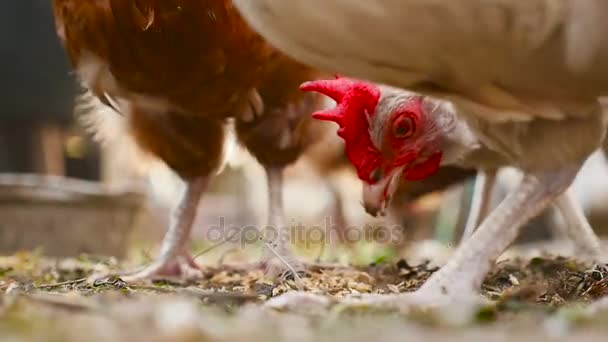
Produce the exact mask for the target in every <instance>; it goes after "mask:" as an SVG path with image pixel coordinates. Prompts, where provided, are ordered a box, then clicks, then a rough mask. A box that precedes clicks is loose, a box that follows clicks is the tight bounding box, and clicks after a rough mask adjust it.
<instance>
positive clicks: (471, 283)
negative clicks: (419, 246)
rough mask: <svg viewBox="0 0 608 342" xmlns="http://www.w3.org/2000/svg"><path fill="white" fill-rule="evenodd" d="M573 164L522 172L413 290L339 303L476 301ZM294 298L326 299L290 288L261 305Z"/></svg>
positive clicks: (564, 183) (562, 186)
mask: <svg viewBox="0 0 608 342" xmlns="http://www.w3.org/2000/svg"><path fill="white" fill-rule="evenodd" d="M578 170H579V167H578V166H576V167H568V168H564V169H561V170H559V171H555V172H544V173H538V174H524V177H523V179H522V180H521V182H520V184H519V185H518V186H517V187H516V188H515V189H514V190H512V191H511V193H510V194H509V195H508V196H507V197H506V198H505V199H504V200H503V201H502V203H501V204H500V205H499V206H498V207H497V208H496V209H495V210H493V211H492V213H491V214H490V215H489V216H488V217H487V218H486V219H485V220H484V221H483V223H482V224H481V226H480V227H479V229H478V230H477V231H475V233H474V234H473V235H472V236H471V238H470V239H468V240H466V241H465V242H464V243H463V244H462V245H461V246H459V248H458V249H457V251H456V253H455V254H454V256H453V257H452V258H451V259H450V261H449V262H448V263H447V264H446V265H445V266H443V267H442V268H441V269H440V270H439V271H437V272H436V273H435V274H433V275H432V276H431V277H430V278H429V279H428V280H427V282H426V283H425V284H424V285H423V286H422V287H421V288H420V289H419V290H418V291H416V292H412V293H405V294H398V295H367V296H362V297H360V298H348V299H346V300H344V301H343V304H345V305H349V306H381V307H392V308H397V309H401V310H406V311H407V310H408V309H409V308H410V307H412V306H427V307H428V306H441V305H447V304H453V303H465V304H466V303H471V302H475V301H477V300H478V299H479V297H478V296H477V295H476V293H477V292H478V291H479V289H480V287H481V285H482V282H483V280H484V278H485V276H486V274H487V273H488V272H489V271H490V268H491V267H492V265H493V264H494V262H495V261H496V259H497V258H498V257H499V256H500V255H501V254H502V252H503V251H504V250H505V249H506V248H507V247H508V246H509V245H510V244H511V243H512V242H513V241H514V240H515V239H516V238H517V235H518V234H519V231H520V229H521V227H522V226H523V225H525V224H526V223H527V222H528V221H529V220H530V219H531V218H533V217H534V216H536V215H538V214H539V213H540V212H541V211H542V210H544V209H545V208H546V207H547V206H549V205H550V204H551V203H552V201H553V200H555V199H556V198H557V197H558V196H559V195H560V194H562V193H563V192H564V191H565V190H566V189H567V188H568V186H569V185H570V184H571V183H572V181H573V179H574V177H575V176H576V174H577V172H578ZM296 303H297V305H303V303H308V304H310V305H319V306H323V305H328V300H327V299H326V298H324V297H322V296H318V295H312V294H301V293H296V292H293V293H287V294H286V295H283V296H279V297H277V298H273V299H271V300H270V301H268V302H267V306H269V307H273V308H277V307H293V305H294V304H296Z"/></svg>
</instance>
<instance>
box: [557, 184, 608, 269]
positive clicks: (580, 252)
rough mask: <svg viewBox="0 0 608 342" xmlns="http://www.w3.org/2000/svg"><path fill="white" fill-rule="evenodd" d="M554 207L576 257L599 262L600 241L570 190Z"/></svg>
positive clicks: (559, 198)
mask: <svg viewBox="0 0 608 342" xmlns="http://www.w3.org/2000/svg"><path fill="white" fill-rule="evenodd" d="M555 206H556V207H557V209H558V211H559V212H560V214H561V215H562V218H563V219H564V225H565V231H566V235H567V236H568V238H569V239H570V240H571V241H572V242H573V243H574V247H575V249H576V254H577V257H580V258H583V259H586V260H588V261H591V262H598V261H600V260H601V257H602V256H601V249H600V240H599V238H598V236H597V235H596V234H595V232H594V231H593V229H592V228H591V225H590V224H589V221H587V218H586V217H585V213H584V212H583V208H581V205H580V203H579V201H578V200H577V199H576V198H575V197H574V195H573V193H572V190H570V189H568V190H566V191H565V192H564V193H563V194H562V195H561V196H559V197H558V198H557V199H556V200H555Z"/></svg>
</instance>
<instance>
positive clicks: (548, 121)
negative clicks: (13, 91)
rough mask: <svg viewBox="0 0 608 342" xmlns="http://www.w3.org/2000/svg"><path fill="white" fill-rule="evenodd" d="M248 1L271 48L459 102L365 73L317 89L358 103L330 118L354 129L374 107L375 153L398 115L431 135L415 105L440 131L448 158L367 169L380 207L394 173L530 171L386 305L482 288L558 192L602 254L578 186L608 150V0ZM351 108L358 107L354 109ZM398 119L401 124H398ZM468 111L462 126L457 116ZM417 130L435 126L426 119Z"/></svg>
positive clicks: (418, 155) (440, 299)
mask: <svg viewBox="0 0 608 342" xmlns="http://www.w3.org/2000/svg"><path fill="white" fill-rule="evenodd" d="M235 4H236V5H237V7H238V8H239V10H240V11H241V13H242V14H243V15H244V17H245V18H246V20H247V21H248V22H249V23H250V24H251V25H252V26H253V27H254V28H255V29H256V30H258V31H259V32H260V33H261V34H262V35H263V36H264V37H265V38H267V39H268V41H269V42H271V44H273V45H275V46H276V47H278V48H279V49H281V50H283V51H284V52H286V53H287V54H289V55H291V56H292V57H294V58H296V59H297V60H299V61H302V62H304V63H307V64H310V65H313V66H315V67H319V68H322V69H325V70H330V71H334V72H339V73H344V74H347V75H349V76H353V77H359V78H362V79H367V80H371V81H374V82H378V83H383V84H389V85H391V86H396V87H400V88H403V89H408V90H411V91H415V92H417V93H421V94H424V95H431V96H434V97H437V98H441V99H444V100H449V101H450V102H452V103H453V104H454V106H455V110H454V111H451V110H446V109H445V108H440V109H439V110H436V107H437V106H438V104H437V103H436V102H435V100H432V99H430V98H428V97H424V96H413V97H412V96H411V95H409V96H405V95H400V94H399V91H398V90H395V89H390V88H385V87H373V86H370V85H367V86H366V85H363V84H361V83H358V84H352V83H350V84H347V85H345V84H344V83H348V82H342V84H333V85H332V84H315V85H312V86H310V85H309V86H307V87H306V88H307V89H308V90H316V91H320V92H323V93H325V94H328V95H334V96H337V97H339V98H340V99H341V100H343V102H345V103H344V104H343V105H342V106H338V108H337V109H336V111H334V112H333V113H324V114H323V113H322V114H321V115H318V117H320V118H322V119H326V120H332V121H336V122H338V123H339V124H340V126H341V127H342V130H341V131H343V130H344V124H345V123H344V121H340V120H346V119H345V117H350V118H353V117H354V116H355V114H353V113H352V111H357V110H358V111H359V112H360V113H359V114H357V115H360V116H367V119H368V120H369V127H368V129H369V134H370V135H371V136H372V138H371V142H372V143H373V145H374V146H373V147H372V149H373V148H376V149H377V150H379V151H383V148H386V146H382V144H383V142H382V141H380V140H381V139H379V138H377V137H378V134H379V136H380V137H382V134H383V132H385V131H386V127H391V126H388V125H387V123H388V124H391V125H393V127H395V126H394V125H398V126H397V130H396V131H394V132H393V134H394V135H395V137H396V138H400V137H401V138H403V137H408V138H410V135H411V134H417V132H414V131H413V130H411V126H412V125H411V123H408V125H409V126H407V125H406V126H403V127H402V126H399V125H401V121H404V119H403V117H402V116H403V115H405V114H408V115H410V114H411V115H414V116H415V117H414V119H416V118H417V119H419V120H422V121H420V122H418V121H415V122H414V123H416V124H426V126H429V125H430V126H432V127H434V128H438V129H437V130H436V131H435V132H433V134H434V135H433V136H432V137H431V138H429V137H426V138H425V139H426V140H425V141H427V142H428V141H429V139H431V140H432V139H435V140H432V141H433V143H434V144H435V145H433V149H434V150H433V151H435V150H438V152H437V153H439V157H437V156H436V155H431V154H429V152H428V149H426V150H425V149H423V148H422V147H420V146H419V144H420V143H421V142H420V141H413V142H411V143H405V145H407V146H406V147H403V146H400V149H401V150H400V151H399V152H400V153H401V157H403V158H405V159H407V160H406V161H401V164H392V168H388V169H387V167H386V165H387V164H386V163H383V164H382V165H383V166H382V168H377V167H371V168H370V167H369V165H367V163H361V164H360V165H355V166H356V167H357V168H358V171H359V176H360V178H362V180H364V188H365V191H364V192H365V194H366V196H365V197H364V201H365V202H366V203H365V204H366V209H368V212H369V211H371V212H372V213H373V211H374V210H375V211H380V210H382V208H383V207H384V206H385V205H386V202H387V200H388V199H389V198H390V192H391V190H392V189H391V188H392V186H391V184H393V183H394V182H393V180H394V179H396V178H398V177H400V176H401V175H402V174H404V176H406V178H407V176H408V175H407V172H409V171H408V170H411V169H412V168H415V167H416V165H417V163H427V164H428V163H431V164H434V163H435V164H439V163H440V164H442V165H443V164H450V163H456V164H461V165H462V164H467V165H470V166H474V167H476V168H478V169H479V170H494V169H497V168H498V167H503V166H514V167H517V168H519V169H520V170H521V171H522V172H523V178H522V180H521V182H520V183H519V185H518V186H517V187H516V188H515V189H513V190H512V192H511V193H510V194H509V196H507V197H506V199H505V200H504V201H503V202H502V203H501V204H500V205H499V206H498V207H497V208H496V209H494V210H493V211H492V212H491V213H490V214H489V215H488V216H487V217H486V218H485V219H484V220H483V222H482V223H481V225H480V226H479V228H478V229H477V231H476V232H475V233H474V234H473V236H472V237H471V238H470V239H469V240H467V241H466V243H464V244H463V245H461V246H460V247H459V248H458V250H457V252H456V254H455V255H454V257H453V258H452V259H451V260H450V261H449V262H448V263H447V264H446V265H445V266H444V267H443V268H442V269H441V270H440V271H439V272H437V273H435V274H434V275H433V276H432V277H431V278H430V279H429V280H428V281H427V282H426V283H425V284H424V286H423V287H422V288H420V290H418V291H417V292H416V293H413V294H407V295H398V296H397V298H392V297H382V298H375V297H374V298H372V299H371V300H372V301H375V302H383V303H390V304H392V305H399V306H401V305H409V304H411V303H412V302H416V303H425V304H432V303H446V302H447V303H449V302H453V301H454V300H457V299H462V298H466V297H468V298H471V296H470V295H473V294H475V293H476V292H477V291H478V290H479V288H480V286H481V283H482V281H483V279H484V276H485V275H486V274H487V272H488V271H489V269H490V267H491V265H492V264H493V262H494V261H495V260H496V258H497V257H498V256H499V255H500V254H501V253H502V252H503V251H504V250H505V249H506V248H507V247H508V246H509V245H510V244H511V243H512V241H513V240H514V239H515V238H516V237H517V235H518V232H519V229H520V228H521V226H522V225H523V224H525V223H526V222H527V221H528V220H529V219H530V218H532V217H534V216H535V215H537V214H538V213H539V212H540V211H542V210H543V209H544V208H546V207H547V206H548V205H549V204H550V203H552V202H554V201H555V203H556V204H557V206H558V207H559V208H560V210H561V212H562V213H566V214H567V215H568V221H569V222H572V223H573V225H572V227H573V229H577V231H578V232H580V235H581V236H585V237H586V238H588V241H586V244H587V245H588V246H590V247H589V249H590V250H591V251H592V252H593V253H594V254H597V253H598V244H597V242H598V241H597V238H596V237H595V235H594V234H593V232H592V231H591V228H590V226H589V224H588V222H587V221H586V219H585V217H584V215H582V210H581V208H580V206H579V205H578V203H577V202H576V201H573V200H572V198H571V196H570V195H569V193H568V192H565V190H566V189H567V188H568V187H569V185H570V184H571V182H572V180H573V179H574V177H575V176H576V175H577V173H578V171H579V169H580V167H581V165H582V164H583V162H584V161H585V160H586V159H587V157H588V156H589V155H590V154H591V153H592V152H593V151H594V150H596V149H597V148H598V147H599V146H601V144H602V141H603V140H604V135H605V132H606V123H607V121H606V117H605V115H604V114H603V113H602V110H601V106H600V103H599V101H598V99H599V98H600V97H602V96H606V95H608V41H606V39H605V38H604V37H605V35H606V34H608V2H607V1H604V0H515V1H513V0H470V1H448V0H375V1H364V0H290V1H284V0H235ZM328 82H330V81H328ZM353 82H354V81H353ZM337 88H341V89H337ZM346 88H348V89H346ZM353 89H356V90H353ZM338 90H339V91H338ZM360 91H363V92H364V93H366V94H367V96H368V97H369V98H368V99H367V100H366V101H367V102H366V103H365V106H363V105H361V106H363V107H357V106H353V105H352V103H346V102H348V101H351V102H352V101H355V100H354V99H353V98H352V96H354V94H355V93H356V92H360ZM336 93H340V94H338V95H337V94H336ZM349 96H350V97H349ZM374 99H375V100H374ZM361 101H363V100H361ZM404 103H406V104H404ZM407 103H409V104H407ZM412 103H413V104H412ZM416 103H417V104H416ZM358 104H361V103H358ZM404 106H405V107H404ZM408 106H409V107H408ZM348 110H350V111H351V113H345V112H347V111H348ZM339 111H342V113H338V112H339ZM399 111H401V112H399ZM412 111H413V112H412ZM412 113H414V114H412ZM340 115H342V116H343V117H340V118H336V116H340ZM395 118H396V119H395ZM397 119H398V120H401V121H400V122H398V123H397V122H396V121H391V120H397ZM456 119H457V120H458V121H459V122H460V123H458V124H450V123H449V121H450V120H456ZM442 120H444V121H443V122H442ZM445 120H447V121H445ZM377 122H383V123H377ZM404 127H405V128H406V129H407V130H404ZM414 128H416V126H414ZM417 128H418V129H419V131H423V133H425V132H424V130H425V128H424V127H417ZM427 128H428V127H427ZM410 130H411V131H410ZM403 132H406V133H407V134H405V135H404V134H403ZM410 133H411V134H410ZM426 133H428V132H426ZM341 136H343V137H344V132H342V133H341ZM374 136H375V137H376V138H375V139H374V138H373V137H374ZM414 137H417V135H414ZM350 138H351V139H352V140H354V139H355V137H354V136H353V137H350ZM345 140H346V144H347V145H348V144H349V141H348V139H347V138H345ZM351 144H353V145H354V144H356V143H352V142H351ZM417 144H418V145H417ZM406 152H407V153H406ZM403 158H402V159H403ZM432 158H435V159H433V160H431V159H432ZM437 159H440V162H439V161H438V160H437ZM352 161H353V160H352V159H351V162H352ZM353 164H356V163H353ZM427 166H429V165H427ZM431 166H433V165H431ZM437 166H438V165H437ZM426 171H429V170H426ZM431 171H432V170H431ZM404 172H405V173H404ZM370 209H371V210H370Z"/></svg>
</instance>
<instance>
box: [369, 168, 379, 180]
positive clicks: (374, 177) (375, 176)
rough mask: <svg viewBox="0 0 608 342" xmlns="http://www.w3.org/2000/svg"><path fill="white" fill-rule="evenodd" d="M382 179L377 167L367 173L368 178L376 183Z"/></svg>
mask: <svg viewBox="0 0 608 342" xmlns="http://www.w3.org/2000/svg"><path fill="white" fill-rule="evenodd" d="M381 179H382V170H381V169H380V168H379V167H377V168H375V169H374V170H373V171H372V172H371V173H370V174H369V180H370V181H372V182H374V183H377V182H379V181H380V180H381Z"/></svg>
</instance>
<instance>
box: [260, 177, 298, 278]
mask: <svg viewBox="0 0 608 342" xmlns="http://www.w3.org/2000/svg"><path fill="white" fill-rule="evenodd" d="M265 170H266V178H267V182H268V224H267V225H266V226H265V227H264V229H263V230H262V232H261V234H262V235H261V240H262V242H263V243H264V255H263V261H262V264H263V265H264V268H265V269H266V272H267V273H268V274H269V275H270V276H273V277H274V276H277V275H278V274H280V273H283V271H285V270H286V269H287V271H288V272H291V273H292V274H293V275H294V276H295V277H298V272H300V271H301V268H302V267H301V265H300V263H299V262H298V261H297V260H296V259H295V258H294V257H293V255H292V253H291V248H290V246H289V243H290V238H291V234H290V229H289V226H288V225H287V223H286V222H285V214H284V212H283V170H284V169H283V168H282V167H272V166H269V167H265ZM276 259H278V260H276Z"/></svg>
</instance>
